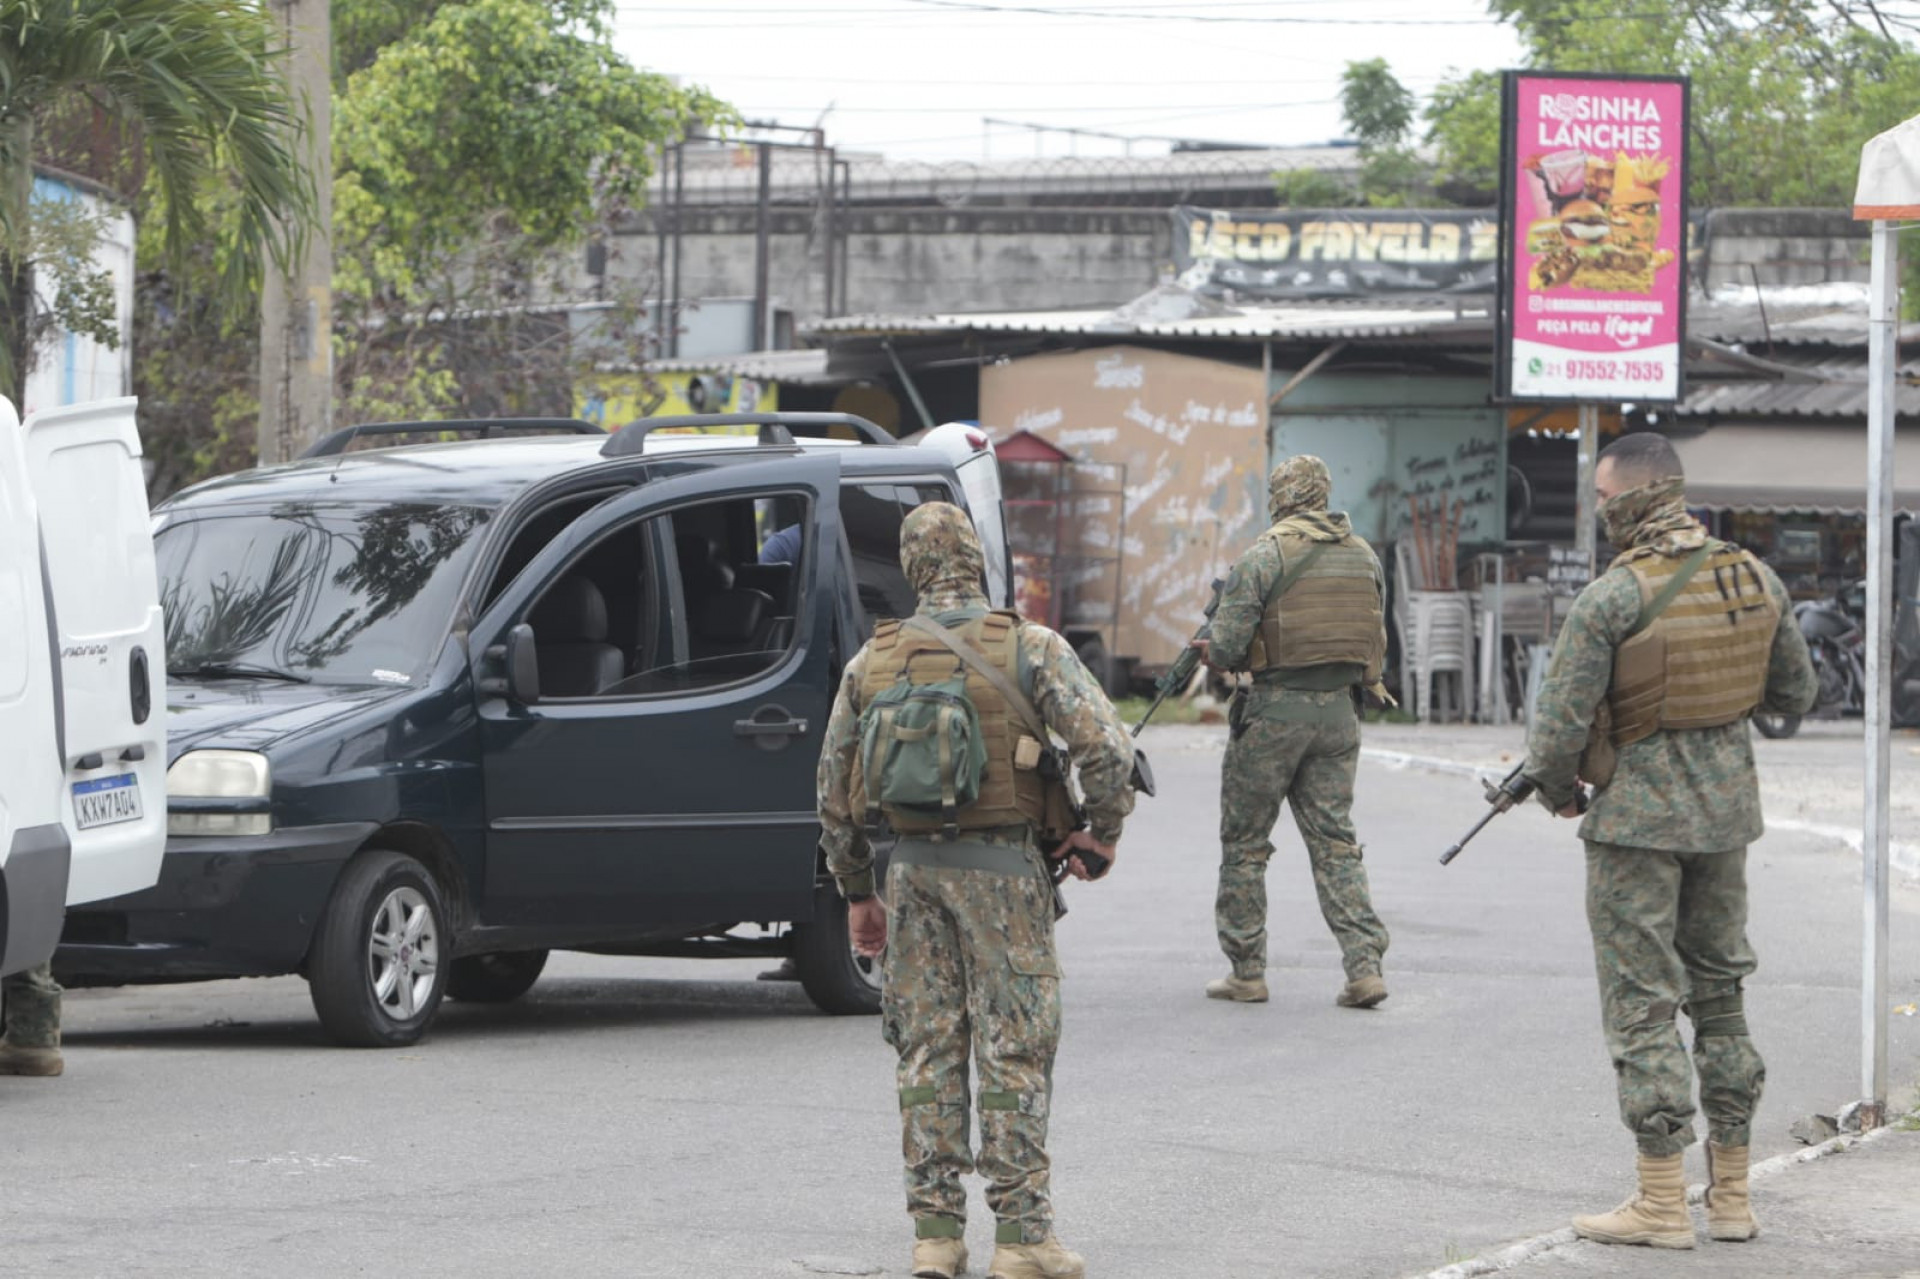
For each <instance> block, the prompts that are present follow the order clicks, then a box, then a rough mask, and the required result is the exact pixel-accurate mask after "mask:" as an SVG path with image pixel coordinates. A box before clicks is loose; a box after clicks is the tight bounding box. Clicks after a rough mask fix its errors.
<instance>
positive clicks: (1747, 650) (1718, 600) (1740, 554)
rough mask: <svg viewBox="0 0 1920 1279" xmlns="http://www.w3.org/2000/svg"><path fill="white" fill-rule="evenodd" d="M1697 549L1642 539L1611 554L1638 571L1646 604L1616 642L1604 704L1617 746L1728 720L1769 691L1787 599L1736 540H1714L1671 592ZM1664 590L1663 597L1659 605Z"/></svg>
mask: <svg viewBox="0 0 1920 1279" xmlns="http://www.w3.org/2000/svg"><path fill="white" fill-rule="evenodd" d="M1690 558H1692V554H1691V553H1689V554H1688V555H1682V556H1678V557H1673V556H1667V555H1662V554H1660V553H1659V552H1658V551H1656V550H1654V549H1653V548H1652V547H1645V548H1642V549H1640V550H1637V551H1629V552H1627V553H1626V554H1624V555H1621V556H1620V557H1619V558H1617V559H1615V560H1614V562H1613V563H1614V566H1615V567H1618V566H1620V565H1622V564H1624V565H1625V566H1626V567H1627V568H1628V569H1629V570H1630V571H1631V572H1632V573H1633V576H1634V580H1635V581H1636V582H1638V583H1639V584H1640V605H1641V621H1640V623H1639V624H1638V626H1637V629H1636V631H1635V632H1634V633H1633V634H1631V635H1630V636H1629V637H1628V639H1627V640H1626V641H1625V642H1624V643H1622V644H1621V645H1620V647H1619V648H1617V649H1615V650H1614V656H1613V684H1612V686H1611V687H1610V688H1609V689H1608V690H1607V705H1608V709H1609V710H1610V711H1611V712H1612V718H1613V726H1612V733H1611V736H1612V738H1613V744H1614V745H1615V746H1616V747H1618V746H1625V745H1628V744H1629V743H1632V742H1637V741H1640V740H1642V739H1643V738H1647V737H1651V736H1652V735H1653V734H1654V733H1655V732H1658V731H1659V730H1661V729H1669V728H1717V727H1719V726H1720V725H1722V724H1731V723H1733V722H1734V721H1735V720H1737V719H1739V718H1740V717H1741V716H1743V715H1746V714H1748V713H1750V712H1751V711H1753V709H1754V708H1755V707H1757V706H1759V705H1760V699H1761V697H1762V696H1763V695H1764V694H1765V692H1766V687H1767V664H1768V660H1769V658H1770V656H1771V654H1772V651H1773V634H1774V630H1775V628H1776V627H1777V626H1778V625H1779V622H1780V606H1779V604H1778V603H1777V602H1776V601H1775V600H1774V598H1773V596H1772V595H1771V594H1770V593H1769V592H1768V591H1767V585H1766V580H1765V578H1763V577H1762V576H1761V573H1760V568H1759V564H1758V562H1757V561H1756V560H1755V559H1754V558H1753V556H1752V555H1751V554H1749V553H1748V552H1746V551H1743V550H1741V549H1740V548H1739V547H1737V546H1732V545H1729V544H1727V543H1725V542H1709V543H1707V547H1706V556H1705V558H1704V559H1702V560H1701V562H1700V564H1699V567H1698V568H1696V569H1695V570H1694V572H1693V574H1692V576H1691V577H1689V578H1687V579H1686V581H1685V583H1683V584H1682V585H1681V586H1680V587H1679V589H1678V591H1677V592H1675V591H1672V589H1671V588H1672V586H1673V582H1674V578H1675V575H1676V574H1677V573H1678V572H1679V571H1680V569H1681V568H1682V566H1683V565H1685V564H1686V563H1687V561H1688V560H1689V559H1690ZM1663 594H1666V595H1667V596H1668V599H1667V602H1666V606H1665V607H1664V608H1660V609H1658V611H1657V613H1655V606H1656V604H1658V603H1659V602H1660V599H1661V596H1662V595H1663ZM1650 614H1654V615H1653V616H1651V617H1649V615H1650Z"/></svg>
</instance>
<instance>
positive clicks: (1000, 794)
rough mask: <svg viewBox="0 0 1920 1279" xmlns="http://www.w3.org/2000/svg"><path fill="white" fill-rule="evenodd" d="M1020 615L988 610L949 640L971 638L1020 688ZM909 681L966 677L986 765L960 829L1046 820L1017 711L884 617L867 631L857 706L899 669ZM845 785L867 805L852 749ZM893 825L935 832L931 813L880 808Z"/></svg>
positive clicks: (925, 640)
mask: <svg viewBox="0 0 1920 1279" xmlns="http://www.w3.org/2000/svg"><path fill="white" fill-rule="evenodd" d="M1019 620H1020V619H1019V615H1018V614H1015V613H1010V612H1005V611H995V612H992V613H988V614H986V615H985V616H984V617H980V618H977V619H975V620H974V621H971V622H968V623H967V624H966V625H965V626H959V627H954V628H952V629H953V634H954V637H955V638H956V639H960V640H962V641H963V642H967V643H971V644H972V645H973V646H974V647H975V648H976V649H978V650H979V651H980V652H981V654H982V655H983V656H985V657H986V659H987V661H988V662H989V663H990V664H991V665H992V666H993V667H994V668H995V669H996V670H998V671H999V672H1000V673H1001V674H1003V675H1005V676H1006V677H1007V678H1008V679H1009V680H1010V681H1012V682H1013V686H1014V687H1015V688H1018V687H1020V670H1019V629H1018V627H1019ZM909 663H911V664H912V670H911V677H912V679H913V680H914V682H916V683H932V682H934V681H936V680H941V679H951V678H955V677H957V676H959V675H961V674H964V675H965V676H966V681H967V683H966V689H967V700H968V701H970V702H972V703H973V709H974V714H975V715H977V716H978V717H979V720H980V737H981V742H982V744H983V745H984V746H985V747H986V751H987V765H986V771H985V773H984V775H983V776H982V777H981V779H980V797H979V798H978V799H976V800H975V801H974V802H973V803H972V804H970V805H968V806H967V807H965V808H963V809H960V810H959V814H958V818H959V820H958V823H957V824H958V826H959V827H960V829H961V830H985V829H987V828H989V827H996V826H1016V825H1019V824H1021V823H1023V822H1026V823H1031V824H1032V825H1034V826H1036V827H1038V826H1041V825H1042V824H1043V823H1044V822H1045V820H1046V799H1047V796H1046V785H1045V782H1044V781H1043V779H1042V777H1041V774H1040V771H1039V763H1040V757H1041V754H1042V751H1041V746H1042V743H1040V742H1036V741H1034V740H1033V738H1032V737H1031V736H1030V735H1029V734H1028V733H1027V732H1026V730H1025V729H1024V728H1023V727H1022V725H1021V722H1020V715H1019V713H1018V712H1017V711H1015V710H1014V709H1013V707H1011V706H1009V705H1007V699H1006V698H1005V697H1003V696H1001V694H1000V691H999V690H998V689H996V688H995V687H994V686H993V685H992V684H991V683H989V682H988V681H987V680H986V678H985V677H984V676H982V675H981V674H980V673H979V672H977V671H974V670H971V669H969V668H968V667H967V666H966V664H965V663H964V662H962V661H961V660H960V659H959V658H957V657H955V656H954V655H953V653H952V652H951V651H949V650H948V649H947V648H945V647H944V646H942V645H941V643H940V641H938V640H936V639H934V638H932V637H931V636H926V635H918V634H915V633H914V632H913V630H911V629H905V628H903V623H902V622H900V621H898V620H893V621H885V622H881V623H879V624H877V625H876V626H875V627H874V628H873V639H872V640H871V641H870V642H869V644H868V646H867V672H866V679H865V681H864V682H863V683H862V684H861V685H860V700H861V704H862V705H863V706H864V705H869V704H871V703H872V701H873V699H874V697H875V696H877V695H878V694H879V693H880V692H881V691H882V690H883V689H885V688H887V687H889V686H890V685H892V684H893V683H894V682H895V681H896V680H898V679H899V678H900V677H901V676H902V675H903V674H908V673H909V671H908V665H909ZM850 782H851V791H852V794H851V799H852V808H853V811H854V812H855V813H856V814H858V813H863V812H865V811H866V808H867V787H866V778H865V777H864V776H862V774H861V772H860V768H859V761H858V752H856V753H855V767H854V772H853V776H852V777H851V779H850ZM883 811H885V812H886V814H887V820H888V821H889V822H890V823H891V824H892V826H893V828H894V830H896V831H898V832H899V833H901V834H903V835H906V834H927V833H931V832H935V831H938V830H940V829H941V827H942V823H941V821H940V819H939V818H938V817H935V816H927V815H923V814H910V813H904V812H896V811H894V810H892V809H886V810H883Z"/></svg>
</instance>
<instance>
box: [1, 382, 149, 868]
mask: <svg viewBox="0 0 1920 1279" xmlns="http://www.w3.org/2000/svg"><path fill="white" fill-rule="evenodd" d="M134 405H135V401H134V400H132V399H118V400H99V401H95V402H94V403H91V404H78V405H73V406H71V407H69V408H61V409H50V410H48V411H46V412H44V413H36V414H33V415H31V416H30V417H28V418H27V422H26V437H27V470H28V474H29V475H30V476H31V477H32V480H33V486H34V495H35V497H36V499H37V504H38V507H39V516H40V535H41V540H42V546H43V548H44V551H45V556H46V566H47V573H48V578H49V581H50V582H51V584H52V590H51V595H52V600H53V617H54V637H55V642H56V644H57V645H58V647H59V652H58V654H57V658H56V666H57V669H58V671H59V675H60V683H61V709H62V714H63V723H64V727H65V758H64V760H63V761H62V762H63V765H64V767H65V770H66V777H65V794H64V797H63V798H64V802H63V804H62V809H63V812H62V817H63V820H64V821H65V823H66V826H67V830H68V833H69V836H70V838H71V840H72V843H73V866H72V871H71V875H70V878H69V880H68V884H67V904H68V905H70V906H75V905H79V904H80V903H82V902H90V901H98V900H99V899H101V898H103V897H118V896H119V895H121V894H122V893H130V892H136V891H138V890H140V889H143V888H149V887H151V886H152V885H153V882H154V881H155V880H156V879H157V878H159V874H160V857H161V854H162V853H163V852H164V851H165V846H166V835H167V831H166V822H167V784H166V770H167V706H166V687H167V686H166V670H167V663H166V649H165V644H166V641H165V627H164V624H163V621H162V616H161V611H160V593H159V585H158V582H157V580H156V577H155V573H154V562H153V533H152V527H151V521H150V517H149V515H148V510H147V488H146V478H145V475H144V473H143V470H142V467H141V463H140V436H139V433H138V432H137V431H136V430H135V428H134Z"/></svg>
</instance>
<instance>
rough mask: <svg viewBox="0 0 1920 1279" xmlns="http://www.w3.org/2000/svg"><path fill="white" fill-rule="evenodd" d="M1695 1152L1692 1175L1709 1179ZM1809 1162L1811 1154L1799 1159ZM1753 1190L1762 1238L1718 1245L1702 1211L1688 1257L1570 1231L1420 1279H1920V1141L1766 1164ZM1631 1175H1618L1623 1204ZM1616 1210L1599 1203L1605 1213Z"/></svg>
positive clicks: (1885, 1134)
mask: <svg viewBox="0 0 1920 1279" xmlns="http://www.w3.org/2000/svg"><path fill="white" fill-rule="evenodd" d="M1697 1150H1698V1148H1697V1147H1696V1148H1695V1149H1693V1150H1689V1151H1688V1171H1689V1172H1690V1173H1692V1174H1695V1175H1698V1174H1699V1173H1701V1172H1702V1171H1704V1167H1703V1165H1704V1157H1703V1156H1701V1155H1699V1154H1698V1153H1697ZM1803 1153H1811V1152H1803ZM1756 1171H1758V1172H1759V1175H1758V1176H1757V1177H1756V1178H1755V1180H1754V1184H1753V1205H1754V1214H1755V1215H1756V1216H1758V1217H1759V1218H1760V1230H1761V1233H1760V1237H1759V1238H1758V1239H1755V1240H1753V1241H1752V1242H1750V1243H1743V1244H1730V1243H1715V1242H1714V1241H1712V1240H1710V1239H1708V1238H1707V1237H1706V1220H1705V1210H1704V1209H1700V1208H1696V1209H1695V1218H1696V1222H1697V1224H1698V1225H1699V1227H1700V1243H1699V1246H1698V1247H1696V1248H1695V1249H1693V1251H1691V1252H1670V1251H1664V1250H1660V1249H1655V1248H1619V1247H1609V1246H1607V1245H1604V1244H1596V1243H1588V1242H1586V1241H1585V1240H1579V1239H1574V1238H1573V1232H1572V1231H1571V1230H1570V1229H1569V1230H1564V1231H1560V1232H1557V1233H1556V1234H1554V1235H1550V1236H1545V1237H1543V1238H1541V1239H1537V1240H1530V1241H1528V1242H1526V1243H1523V1244H1516V1245H1514V1246H1513V1247H1512V1248H1508V1249H1504V1250H1496V1251H1494V1252H1491V1253H1488V1254H1486V1255H1484V1256H1482V1257H1479V1258H1476V1259H1474V1260H1473V1261H1468V1262H1463V1263H1460V1264H1458V1265H1453V1266H1447V1267H1445V1268H1444V1269H1440V1270H1435V1271H1432V1272H1431V1273H1429V1274H1428V1275H1426V1276H1423V1279H1472V1277H1473V1276H1478V1275H1493V1274H1504V1275H1512V1276H1514V1277H1515V1279H1555V1277H1556V1276H1575V1275H1580V1276H1585V1275H1633V1276H1635V1277H1636V1279H1640V1277H1642V1276H1644V1277H1645V1279H1664V1277H1665V1276H1674V1277H1675V1279H1808V1277H1810V1276H1811V1277H1816V1279H1817V1277H1818V1276H1826V1275H1834V1276H1841V1275H1844V1276H1847V1277H1848V1279H1920V1194H1916V1191H1915V1188H1916V1187H1917V1186H1920V1132H1913V1131H1904V1130H1901V1129H1898V1128H1895V1129H1888V1130H1883V1131H1882V1132H1880V1133H1878V1134H1875V1135H1874V1136H1872V1137H1870V1138H1868V1139H1866V1140H1863V1141H1859V1142H1857V1143H1856V1144H1854V1145H1853V1146H1851V1147H1850V1148H1848V1149H1846V1150H1843V1151H1840V1152H1838V1153H1833V1154H1827V1155H1824V1156H1822V1157H1820V1158H1817V1159H1812V1160H1809V1161H1806V1162H1798V1161H1794V1159H1793V1157H1788V1159H1787V1160H1785V1161H1780V1162H1775V1161H1769V1163H1768V1164H1767V1165H1763V1167H1762V1169H1758V1170H1756ZM1630 1176H1631V1169H1630V1168H1627V1167H1623V1168H1622V1170H1621V1182H1620V1185H1621V1195H1620V1197H1621V1198H1625V1197H1626V1193H1627V1190H1628V1189H1629V1188H1630V1187H1629V1185H1628V1180H1627V1179H1628V1178H1629V1177H1630ZM1612 1206H1613V1205H1612V1203H1610V1202H1608V1203H1600V1202H1596V1203H1595V1204H1594V1206H1593V1211H1595V1212H1604V1211H1605V1210H1606V1209H1608V1208H1610V1207H1612Z"/></svg>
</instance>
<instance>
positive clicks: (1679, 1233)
mask: <svg viewBox="0 0 1920 1279" xmlns="http://www.w3.org/2000/svg"><path fill="white" fill-rule="evenodd" d="M1680 1162H1681V1157H1680V1156H1679V1155H1657V1156H1656V1155H1645V1154H1643V1155H1641V1156H1640V1158H1639V1169H1640V1192H1639V1193H1638V1194H1636V1195H1634V1197H1633V1198H1631V1199H1629V1200H1627V1201H1626V1202H1625V1203H1623V1204H1621V1205H1620V1206H1619V1207H1618V1208H1615V1209H1614V1210H1613V1211H1612V1212H1609V1213H1603V1214H1601V1215H1600V1216H1597V1217H1575V1218H1574V1219H1573V1232H1574V1233H1575V1234H1577V1235H1579V1236H1580V1237H1581V1238H1582V1239H1591V1240H1593V1241H1594V1242H1595V1243H1634V1244H1648V1245H1650V1246H1652V1247H1655V1248H1691V1247H1693V1243H1694V1240H1693V1218H1692V1217H1690V1216H1689V1215H1687V1182H1686V1178H1685V1176H1684V1175H1683V1174H1682V1172H1681V1167H1680Z"/></svg>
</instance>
